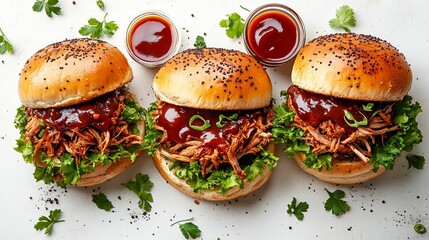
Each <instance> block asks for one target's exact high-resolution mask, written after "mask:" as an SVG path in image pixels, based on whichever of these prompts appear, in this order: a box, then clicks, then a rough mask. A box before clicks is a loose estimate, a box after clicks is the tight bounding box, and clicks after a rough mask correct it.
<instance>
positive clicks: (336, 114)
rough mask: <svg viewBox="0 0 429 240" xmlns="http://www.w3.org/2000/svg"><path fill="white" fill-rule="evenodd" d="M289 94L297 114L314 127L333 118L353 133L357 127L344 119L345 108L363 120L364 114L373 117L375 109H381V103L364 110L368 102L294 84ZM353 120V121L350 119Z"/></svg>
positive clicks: (359, 119) (357, 118)
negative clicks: (343, 97)
mask: <svg viewBox="0 0 429 240" xmlns="http://www.w3.org/2000/svg"><path fill="white" fill-rule="evenodd" d="M288 94H289V96H290V98H291V100H292V105H293V107H294V109H295V112H296V114H297V115H298V117H299V118H301V119H302V120H303V121H304V122H306V123H307V124H308V125H310V126H312V127H317V126H318V125H319V124H320V123H321V122H323V121H326V120H328V119H332V120H333V121H334V122H335V123H337V124H338V125H339V126H340V127H342V128H344V129H345V130H346V131H347V132H348V133H352V132H354V131H355V130H356V128H353V127H350V126H349V125H347V123H346V122H345V120H344V110H347V111H349V112H350V113H351V114H353V117H354V118H355V119H356V120H357V121H361V120H363V116H362V115H361V113H362V114H364V115H365V116H366V117H367V119H368V120H369V118H370V117H371V115H372V114H373V112H374V109H380V108H379V107H380V104H376V103H375V104H374V107H373V109H372V110H373V111H364V110H363V105H365V104H367V102H362V101H352V100H346V99H340V98H334V97H330V96H325V95H322V94H315V93H311V92H307V91H305V90H302V89H300V88H298V87H297V86H296V85H292V86H290V87H289V89H288ZM349 122H352V121H349Z"/></svg>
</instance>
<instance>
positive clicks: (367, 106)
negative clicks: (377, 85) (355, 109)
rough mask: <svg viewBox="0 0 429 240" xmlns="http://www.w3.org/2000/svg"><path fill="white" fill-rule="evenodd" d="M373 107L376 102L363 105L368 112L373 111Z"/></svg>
mask: <svg viewBox="0 0 429 240" xmlns="http://www.w3.org/2000/svg"><path fill="white" fill-rule="evenodd" d="M373 107H374V103H367V104H363V105H362V108H363V110H364V111H366V112H371V111H372V108H373Z"/></svg>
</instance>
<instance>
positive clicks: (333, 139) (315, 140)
mask: <svg viewBox="0 0 429 240" xmlns="http://www.w3.org/2000/svg"><path fill="white" fill-rule="evenodd" d="M287 105H288V107H289V108H290V109H294V111H295V113H296V112H297V111H296V110H295V108H294V107H293V104H292V100H291V98H288V101H287ZM392 106H393V103H392V104H389V105H386V106H384V107H383V108H382V109H381V110H379V111H374V113H373V115H372V116H371V117H370V118H369V119H368V123H367V124H366V125H365V126H359V127H357V128H353V131H346V129H345V128H344V127H342V126H340V125H339V124H337V123H336V122H335V121H333V120H332V119H327V120H324V121H321V122H320V123H319V124H318V125H317V126H311V125H309V124H308V123H306V122H305V121H303V120H302V119H301V118H300V117H299V114H295V118H294V122H293V123H291V125H292V126H294V127H298V128H300V129H302V130H303V131H304V134H305V137H304V138H303V140H305V142H306V143H307V145H309V146H311V147H312V148H313V150H312V151H313V152H314V153H316V154H322V153H332V155H333V157H335V158H338V159H344V158H346V157H352V158H353V159H355V160H359V159H360V160H362V161H364V162H365V163H367V162H368V160H369V158H370V157H371V155H372V152H371V145H374V144H375V143H376V142H377V141H381V142H383V141H384V139H386V138H387V137H388V136H387V135H388V133H390V132H394V131H397V130H399V127H398V126H397V125H395V123H394V122H393V112H392Z"/></svg>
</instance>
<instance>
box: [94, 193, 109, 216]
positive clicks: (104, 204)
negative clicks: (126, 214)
mask: <svg viewBox="0 0 429 240" xmlns="http://www.w3.org/2000/svg"><path fill="white" fill-rule="evenodd" d="M92 202H93V203H95V205H97V207H98V208H99V209H103V210H105V211H107V212H108V211H110V210H112V208H113V204H112V202H111V201H110V200H109V199H108V198H107V196H106V195H105V194H104V193H99V194H97V195H92Z"/></svg>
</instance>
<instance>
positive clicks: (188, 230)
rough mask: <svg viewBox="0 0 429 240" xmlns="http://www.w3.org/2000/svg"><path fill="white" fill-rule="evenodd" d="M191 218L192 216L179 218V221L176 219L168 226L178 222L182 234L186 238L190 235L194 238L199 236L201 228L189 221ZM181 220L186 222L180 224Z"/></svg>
mask: <svg viewBox="0 0 429 240" xmlns="http://www.w3.org/2000/svg"><path fill="white" fill-rule="evenodd" d="M192 220H193V218H189V219H185V220H180V221H177V222H175V223H173V224H171V225H170V226H173V225H175V224H177V223H179V229H180V231H181V232H182V234H183V236H184V237H185V238H186V239H189V237H191V238H192V239H195V238H197V237H199V236H201V230H200V229H199V228H198V226H197V225H195V224H193V223H192V222H190V221H192ZM181 222H187V223H184V224H180V223H181Z"/></svg>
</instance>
